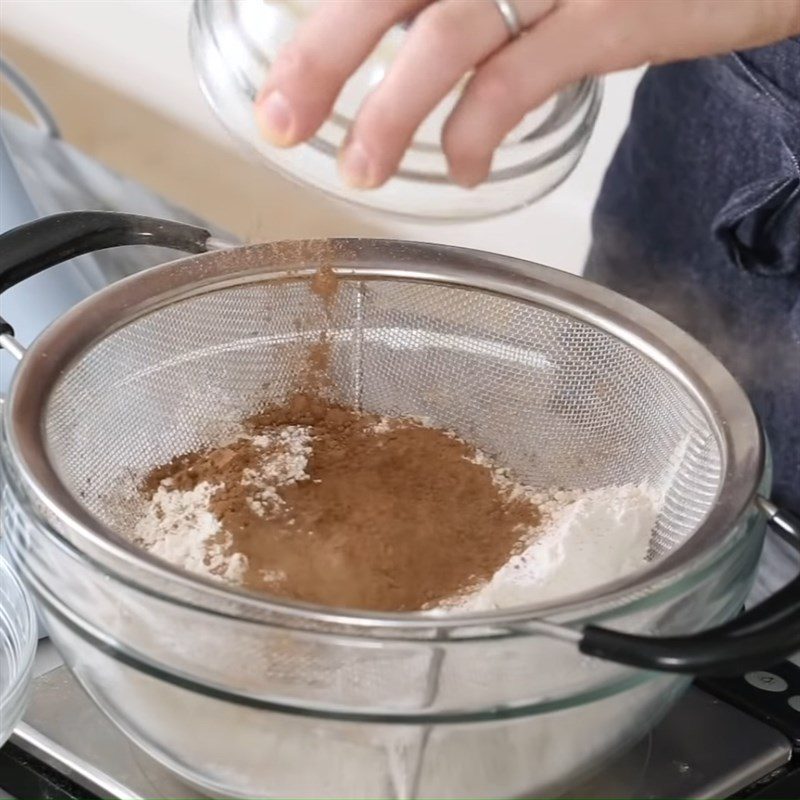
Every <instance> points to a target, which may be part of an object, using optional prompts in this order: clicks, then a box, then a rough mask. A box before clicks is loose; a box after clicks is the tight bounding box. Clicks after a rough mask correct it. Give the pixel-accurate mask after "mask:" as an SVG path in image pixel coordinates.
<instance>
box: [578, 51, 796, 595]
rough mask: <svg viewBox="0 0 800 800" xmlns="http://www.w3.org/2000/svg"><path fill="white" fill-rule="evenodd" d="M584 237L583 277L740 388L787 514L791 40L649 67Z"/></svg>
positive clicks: (792, 394)
mask: <svg viewBox="0 0 800 800" xmlns="http://www.w3.org/2000/svg"><path fill="white" fill-rule="evenodd" d="M593 235H594V241H593V245H592V249H591V252H590V255H589V259H588V262H587V266H586V272H585V274H586V276H587V277H588V278H590V279H592V280H595V281H598V282H600V283H603V284H605V285H608V286H610V287H612V288H614V289H616V290H617V291H619V292H621V293H623V294H626V295H628V296H631V297H633V298H635V299H637V300H639V301H640V302H642V303H644V304H645V305H648V306H650V307H651V308H653V309H655V310H656V311H658V312H660V313H661V314H663V315H664V316H666V317H668V318H670V319H671V320H673V321H674V322H675V323H676V324H678V325H680V326H681V327H682V328H684V329H685V330H687V331H689V332H690V333H691V334H692V335H693V336H695V338H697V339H698V340H699V341H701V342H703V343H704V344H705V345H706V346H707V347H708V348H709V349H710V350H711V351H712V352H714V353H715V354H716V355H717V357H718V358H720V359H721V360H722V361H723V363H725V364H726V365H727V367H728V368H729V369H730V371H731V372H732V373H733V374H734V376H735V377H736V378H737V379H738V380H739V382H740V383H741V384H742V385H743V386H744V387H745V389H746V390H747V392H748V393H749V395H750V398H751V400H752V401H753V404H754V406H755V408H756V411H757V412H758V414H759V415H760V418H761V420H762V422H763V424H764V427H765V429H766V432H767V436H768V438H769V441H770V444H771V447H772V453H773V458H774V491H773V498H774V499H775V500H776V501H777V502H778V503H780V504H782V505H784V506H785V507H788V508H791V509H794V510H795V512H797V511H800V39H788V40H786V41H784V42H781V43H779V44H777V45H773V46H771V47H765V48H760V49H757V50H750V51H746V52H741V53H735V54H732V55H728V56H724V57H719V58H709V59H701V60H697V61H689V62H683V63H678V64H671V65H666V66H660V67H655V68H652V69H650V70H649V71H648V72H647V73H646V74H645V76H644V78H643V79H642V82H641V84H640V86H639V88H638V91H637V93H636V98H635V102H634V107H633V113H632V117H631V122H630V125H629V127H628V130H627V132H626V133H625V135H624V137H623V139H622V141H621V142H620V145H619V148H618V150H617V153H616V155H615V157H614V160H613V162H612V164H611V166H610V168H609V170H608V172H607V174H606V177H605V180H604V183H603V187H602V190H601V194H600V198H599V200H598V202H597V206H596V208H595V212H594V218H593ZM787 558H788V556H787ZM779 571H781V570H780V569H779ZM789 574H790V573H789V572H788V571H787V572H786V574H785V575H784V576H782V579H785V578H787V577H789ZM778 582H781V581H778Z"/></svg>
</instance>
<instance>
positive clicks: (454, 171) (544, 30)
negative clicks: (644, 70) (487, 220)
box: [442, 2, 643, 186]
mask: <svg viewBox="0 0 800 800" xmlns="http://www.w3.org/2000/svg"><path fill="white" fill-rule="evenodd" d="M613 5H614V4H613V3H612V4H609V3H592V2H579V3H569V4H564V5H561V6H559V7H558V8H556V9H555V10H554V11H553V13H552V14H550V15H548V16H547V17H545V18H544V19H542V20H541V21H540V22H539V23H538V24H537V25H535V26H534V27H533V28H532V29H531V30H530V31H528V32H526V33H524V34H523V35H522V36H520V37H519V38H518V39H517V40H516V41H514V42H511V43H510V44H509V45H508V46H507V47H504V48H503V49H502V50H500V51H499V52H498V53H497V54H496V55H494V56H492V57H491V58H490V59H488V60H487V61H486V62H485V63H484V64H483V65H482V66H481V67H480V68H479V69H478V71H477V72H476V73H475V75H474V76H473V77H472V79H471V81H470V83H469V85H468V86H467V88H466V90H465V91H464V93H463V96H462V97H461V99H460V101H459V103H458V104H457V106H456V108H455V109H454V110H453V112H452V114H451V115H450V118H449V119H448V121H447V123H446V125H445V129H444V132H443V137H442V141H443V146H444V150H445V153H446V155H447V159H448V163H449V166H450V174H451V176H452V178H453V180H455V181H456V182H457V183H460V184H461V185H463V186H475V185H477V184H478V183H480V182H481V181H483V180H484V179H485V178H486V176H487V175H488V173H489V170H490V168H491V162H492V155H493V153H494V150H495V149H496V148H497V147H498V146H499V145H500V144H501V143H502V141H503V139H504V138H505V137H506V135H507V134H508V133H509V132H510V131H511V130H513V128H515V127H516V126H517V125H518V124H519V123H520V122H521V121H522V119H523V117H524V116H525V114H526V113H528V111H530V110H531V109H534V108H536V107H537V106H539V105H541V104H542V103H543V102H544V101H545V100H547V98H549V97H550V96H551V95H553V94H554V93H555V92H557V91H558V90H559V89H562V88H564V87H565V86H566V85H568V84H570V83H572V82H574V81H576V80H579V79H581V78H583V77H585V76H586V75H591V74H596V73H598V72H603V71H608V70H610V69H620V68H623V67H624V66H628V65H629V64H628V62H630V65H631V66H632V65H633V64H634V63H637V59H638V58H639V50H638V45H636V44H633V43H631V41H630V39H629V38H628V36H627V33H626V30H625V28H624V26H619V25H618V24H617V22H616V21H615V20H609V19H606V18H604V17H603V16H602V15H598V14H596V13H593V12H594V11H597V10H600V9H602V8H608V7H609V6H612V7H613ZM642 52H643V51H642Z"/></svg>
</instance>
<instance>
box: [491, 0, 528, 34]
mask: <svg viewBox="0 0 800 800" xmlns="http://www.w3.org/2000/svg"><path fill="white" fill-rule="evenodd" d="M492 2H493V3H494V4H495V6H496V7H497V10H498V11H499V12H500V16H501V17H502V18H503V22H504V23H505V26H506V30H508V36H509V39H516V38H517V37H518V36H519V35H520V34H521V33H522V20H521V19H520V18H519V12H518V11H517V7H516V6H515V5H514V3H513V0H492Z"/></svg>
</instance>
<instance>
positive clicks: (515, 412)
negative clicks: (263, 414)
mask: <svg viewBox="0 0 800 800" xmlns="http://www.w3.org/2000/svg"><path fill="white" fill-rule="evenodd" d="M323 329H328V330H329V335H330V339H331V375H332V379H333V386H334V392H335V396H336V397H337V399H339V400H341V401H343V402H345V403H349V404H353V405H356V406H358V407H361V408H364V409H366V410H369V411H374V412H379V413H383V414H392V415H400V416H406V415H410V416H415V417H423V418H425V419H426V420H429V421H430V422H431V423H432V424H434V425H437V426H441V427H443V428H446V429H450V430H453V431H455V432H457V433H458V434H459V435H461V436H463V437H464V438H465V439H467V440H468V441H470V442H474V443H475V444H476V445H478V446H479V447H480V448H481V449H483V450H484V451H486V452H487V453H490V454H491V455H493V456H494V457H495V458H496V459H497V461H498V462H499V463H501V464H503V465H505V466H508V467H510V468H511V469H512V470H513V471H514V473H515V475H516V476H517V477H518V478H519V479H520V480H522V481H524V482H525V483H528V484H530V485H533V486H537V487H565V488H594V487H599V486H606V485H611V484H624V483H628V482H634V483H639V482H646V483H648V484H649V485H651V486H655V487H657V488H660V489H663V490H664V491H666V496H667V500H666V502H665V504H664V507H663V510H662V512H661V514H660V515H659V518H658V524H657V526H656V528H655V531H654V535H653V540H652V555H653V556H656V557H657V556H659V555H661V554H663V553H664V552H667V551H669V550H670V549H671V548H673V547H675V546H676V545H678V544H680V543H681V542H682V541H683V540H684V539H685V538H686V537H687V536H688V535H689V534H690V533H691V532H692V531H693V530H694V529H695V528H696V527H697V525H698V523H699V522H700V521H701V519H702V518H703V517H704V515H705V514H706V512H707V511H708V509H709V506H710V505H711V504H712V503H713V502H714V499H715V497H716V496H717V493H718V491H719V488H720V474H721V451H720V447H719V443H718V441H717V439H716V437H715V436H714V434H713V431H712V428H711V426H710V423H709V421H708V419H707V416H706V415H705V414H704V413H703V411H702V410H701V409H700V408H699V406H698V403H697V401H696V400H694V399H693V398H692V397H691V395H690V394H689V393H688V392H687V391H686V390H685V388H684V387H682V386H681V385H680V384H679V383H678V382H677V380H675V379H674V378H673V377H671V376H670V375H668V374H667V373H666V372H665V370H663V369H662V368H661V367H659V366H658V365H657V364H656V363H655V362H654V361H652V360H651V359H649V358H648V357H646V356H645V355H643V354H642V353H640V352H638V351H637V350H636V349H634V348H633V347H631V346H630V345H628V344H626V343H624V342H623V341H621V340H619V339H617V338H615V337H614V336H611V335H609V334H608V333H607V332H604V331H602V330H600V329H598V328H596V327H593V326H591V325H589V324H587V323H585V322H581V321H579V320H577V319H574V318H571V317H569V316H567V315H565V314H563V313H560V312H557V311H554V310H552V309H548V308H546V307H541V306H535V305H531V304H530V303H526V302H523V301H520V300H514V299H510V298H507V297H499V296H494V295H492V294H489V293H486V292H483V291H476V290H470V289H465V288H456V287H452V286H449V287H448V286H437V285H432V284H426V283H417V282H405V281H393V280H372V281H361V280H355V279H350V280H343V281H342V282H341V287H340V291H339V293H338V296H337V298H336V302H335V306H334V308H333V311H332V313H331V317H330V320H329V321H328V320H327V319H326V317H325V314H324V312H323V310H322V305H321V301H320V299H319V298H318V297H317V296H315V295H314V294H313V293H312V292H311V291H310V290H309V284H308V281H306V280H300V281H297V282H277V281H271V282H261V283H248V284H244V285H234V286H228V287H225V288H218V289H215V290H210V291H208V292H207V293H203V294H200V295H199V296H192V297H188V298H184V299H181V300H177V301H175V302H172V303H170V304H167V305H163V306H161V307H159V308H156V309H154V310H152V311H150V312H149V313H146V314H144V315H142V316H140V317H138V318H136V319H134V320H132V321H130V322H128V323H126V324H123V325H121V326H120V327H119V328H117V329H116V330H114V331H113V332H112V333H110V334H109V335H107V336H105V337H104V338H103V339H102V340H101V341H99V342H97V343H96V344H95V345H93V346H92V347H90V348H89V349H88V350H87V351H86V352H85V353H83V354H81V356H80V357H79V358H78V359H77V360H75V361H74V362H73V363H72V364H71V366H70V367H69V369H68V370H67V372H66V373H65V374H64V375H63V377H61V379H60V380H59V381H58V383H57V386H56V388H55V390H54V391H53V393H52V396H51V398H50V400H49V402H48V404H47V410H46V414H45V417H44V424H45V429H46V439H47V442H48V445H49V454H50V458H51V460H52V464H53V465H54V467H55V469H56V471H57V472H58V475H59V476H60V477H61V479H62V481H63V483H64V484H65V485H66V486H67V487H68V488H69V489H70V490H71V492H72V493H73V494H75V495H77V496H79V497H80V498H81V501H82V503H83V504H84V505H85V507H86V508H87V509H88V510H89V511H90V512H91V513H92V514H93V515H94V516H96V517H97V518H99V519H100V520H101V521H103V522H104V523H105V524H107V525H109V526H111V527H113V528H115V529H116V530H118V531H120V532H122V533H123V534H125V533H127V532H128V531H129V530H130V528H131V526H132V524H133V523H134V522H135V518H136V514H137V512H138V504H137V503H136V502H135V498H136V496H137V494H136V490H135V485H136V481H137V480H138V479H139V478H140V476H141V475H142V474H143V473H144V472H145V471H146V470H147V469H149V468H151V467H153V466H155V465H157V464H160V463H164V462H165V461H167V460H169V459H170V458H172V457H173V456H175V455H177V454H179V453H182V452H185V451H187V450H191V449H193V448H196V447H198V446H200V445H203V444H209V443H214V442H215V441H219V440H220V439H221V438H223V437H225V436H226V435H229V434H230V432H231V429H235V423H236V422H237V420H241V419H243V418H244V417H245V416H247V414H248V413H251V412H252V411H253V410H254V409H255V408H257V407H258V406H259V405H260V404H263V403H265V402H279V401H280V400H282V399H283V398H284V397H285V396H286V394H287V392H288V391H289V390H290V389H291V388H292V387H293V386H295V385H297V383H298V381H299V379H300V371H301V370H302V368H303V365H304V350H305V348H306V347H307V346H308V344H309V343H311V342H313V341H315V340H317V339H318V338H319V335H320V332H321V330H323Z"/></svg>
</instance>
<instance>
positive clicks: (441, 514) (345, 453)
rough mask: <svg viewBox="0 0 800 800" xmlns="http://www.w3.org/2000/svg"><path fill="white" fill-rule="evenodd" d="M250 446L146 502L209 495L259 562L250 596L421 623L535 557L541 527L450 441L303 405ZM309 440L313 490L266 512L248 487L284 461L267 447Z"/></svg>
mask: <svg viewBox="0 0 800 800" xmlns="http://www.w3.org/2000/svg"><path fill="white" fill-rule="evenodd" d="M247 427H248V428H249V433H250V436H248V437H243V438H241V439H240V440H239V441H237V442H234V443H232V444H229V445H227V446H225V447H220V448H215V449H211V450H206V451H202V452H197V453H189V454H187V455H184V456H181V457H180V458H177V459H175V460H173V461H172V462H171V463H170V464H168V465H166V466H164V467H161V468H159V469H156V470H153V471H152V472H151V473H150V475H149V477H148V480H147V483H146V487H145V490H146V492H147V493H148V494H149V495H152V494H153V493H154V492H155V491H156V489H157V488H158V487H159V486H161V485H162V482H164V481H167V482H168V483H167V485H169V487H170V488H174V489H175V490H182V491H185V490H191V489H193V488H194V487H196V486H197V485H198V484H199V483H202V482H209V483H211V484H214V485H216V486H217V487H218V488H217V489H216V491H215V492H214V494H213V495H212V497H211V500H210V504H209V508H210V510H211V512H212V513H213V514H214V516H215V517H216V518H217V519H218V520H219V521H220V523H221V526H222V529H223V530H225V531H227V532H229V533H230V534H231V536H232V544H231V545H230V551H231V553H236V554H241V555H243V556H244V557H245V558H246V560H247V564H248V567H247V570H246V573H245V576H244V580H243V583H244V585H245V586H246V587H248V588H250V589H255V590H260V591H263V592H266V593H268V594H272V595H276V596H279V597H287V598H291V599H294V600H303V601H308V602H313V603H320V604H324V605H329V606H338V607H349V608H360V609H369V610H374V611H413V610H419V609H424V608H428V607H432V606H435V605H437V604H438V603H440V602H442V601H445V600H449V599H452V598H453V597H457V596H460V595H462V594H464V593H467V592H469V591H471V590H473V589H474V588H476V587H477V586H479V585H481V584H483V583H485V582H486V581H488V580H489V579H490V578H491V577H492V575H493V574H494V573H495V572H496V571H497V570H498V569H499V568H500V567H501V566H503V564H505V563H506V562H507V561H508V559H509V558H510V557H511V556H512V555H514V554H515V553H516V552H518V551H519V549H520V548H521V547H522V546H524V545H526V544H529V542H530V538H531V531H532V530H533V529H534V528H535V527H536V525H537V523H538V521H539V515H538V511H537V509H536V507H535V506H534V505H533V504H532V503H531V502H530V501H529V500H527V499H525V498H516V499H512V498H511V497H510V495H509V493H508V492H506V491H504V490H503V489H502V488H500V487H498V485H497V484H496V482H495V481H494V480H493V476H492V471H491V469H490V468H489V467H488V466H487V465H486V464H483V463H475V462H476V458H475V455H476V453H475V450H474V448H472V447H470V446H469V445H467V444H466V443H464V442H463V441H461V440H460V439H458V438H456V437H454V436H452V435H450V434H448V433H445V432H443V431H440V430H436V429H433V428H429V427H425V426H423V425H421V424H419V423H416V422H412V421H408V420H388V421H387V420H385V419H382V418H380V417H377V416H374V415H370V414H363V413H358V412H355V411H353V410H352V409H348V408H344V407H342V406H337V405H335V404H332V403H329V402H326V401H323V400H320V399H319V398H317V397H314V396H311V395H306V394H296V395H294V396H293V397H292V398H291V399H290V400H289V401H288V402H287V403H286V404H284V405H281V406H277V407H271V408H268V409H266V410H265V411H263V412H261V413H259V414H258V415H256V416H254V417H252V418H251V419H250V420H249V421H248V423H247ZM289 429H291V430H301V429H302V430H304V431H307V433H308V437H309V441H310V443H311V446H310V453H309V454H308V458H307V462H306V463H305V467H304V477H303V478H302V479H300V480H295V481H290V482H286V483H283V484H282V485H281V483H280V482H279V481H277V482H276V483H275V485H274V486H272V487H270V490H271V491H272V492H274V497H275V502H274V503H271V504H268V505H267V506H264V505H261V506H259V505H258V503H256V502H254V499H256V494H257V493H258V491H259V488H258V487H257V486H256V485H254V484H253V482H252V481H248V479H247V476H248V475H249V474H253V473H254V472H257V471H258V469H259V464H260V463H264V460H265V459H267V460H269V458H270V457H274V456H275V455H276V452H275V448H276V447H277V448H278V449H279V448H280V447H281V445H280V444H278V445H274V446H273V450H272V452H270V451H269V450H270V448H269V447H267V448H266V449H265V448H264V446H259V445H258V444H257V442H259V441H261V442H264V441H268V442H276V441H277V440H278V439H279V438H280V437H279V436H277V435H276V434H279V433H280V432H281V431H286V430H289Z"/></svg>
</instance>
